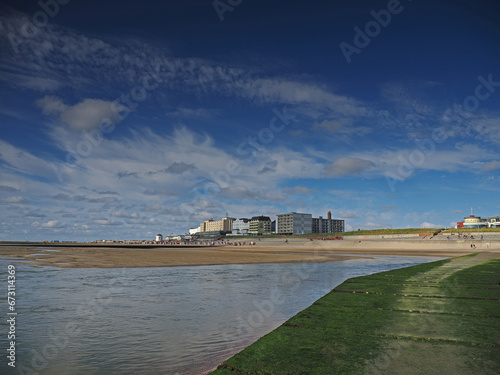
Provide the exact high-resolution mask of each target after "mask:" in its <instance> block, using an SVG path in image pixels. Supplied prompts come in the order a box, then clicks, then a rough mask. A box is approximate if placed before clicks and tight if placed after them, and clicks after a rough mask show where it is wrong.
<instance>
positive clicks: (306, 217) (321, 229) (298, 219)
mask: <svg viewBox="0 0 500 375" xmlns="http://www.w3.org/2000/svg"><path fill="white" fill-rule="evenodd" d="M344 230H345V223H344V220H338V219H332V213H331V212H330V211H328V217H327V218H326V219H325V218H323V217H322V216H320V217H318V218H313V217H312V215H311V214H303V213H297V212H290V213H287V214H280V215H276V233H278V234H306V233H338V232H344Z"/></svg>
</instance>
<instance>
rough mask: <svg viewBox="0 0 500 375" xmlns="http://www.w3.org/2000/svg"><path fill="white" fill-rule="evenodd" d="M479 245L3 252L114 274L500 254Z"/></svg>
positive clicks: (293, 243)
mask: <svg viewBox="0 0 500 375" xmlns="http://www.w3.org/2000/svg"><path fill="white" fill-rule="evenodd" d="M238 241H239V240H238ZM233 242H236V240H233ZM243 242H245V243H246V245H243ZM473 242H474V245H475V246H476V248H471V246H470V245H471V241H457V240H452V241H443V240H366V241H349V240H340V241H330V240H326V241H323V240H314V241H311V240H309V239H302V238H290V239H288V242H285V240H284V239H281V238H271V239H269V238H264V239H261V240H260V241H259V240H258V239H257V240H256V244H255V245H253V246H250V245H248V240H247V241H241V244H242V245H241V246H234V245H226V246H201V247H183V246H182V245H178V246H174V247H150V248H144V247H143V248H130V247H125V246H116V247H100V246H88V247H67V246H66V247H55V246H53V245H52V246H51V245H50V244H46V245H44V246H29V247H28V246H22V245H20V244H17V245H11V246H1V247H0V256H4V257H7V258H9V259H12V260H19V261H22V262H23V263H29V264H31V265H33V266H55V267H61V268H113V267H167V266H194V265H214V264H249V263H284V262H328V261H341V260H347V259H353V258H355V256H356V255H357V254H362V255H374V256H375V255H401V256H426V257H429V256H436V257H456V256H461V255H466V254H471V253H474V252H481V251H495V250H496V251H500V241H497V240H493V241H487V240H484V241H473ZM341 254H342V255H341ZM349 255H352V256H349Z"/></svg>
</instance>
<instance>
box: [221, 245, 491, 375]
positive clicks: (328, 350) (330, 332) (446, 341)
mask: <svg viewBox="0 0 500 375" xmlns="http://www.w3.org/2000/svg"><path fill="white" fill-rule="evenodd" d="M499 281H500V259H499V258H496V259H486V256H485V255H482V254H481V255H477V256H476V255H472V256H465V257H460V258H453V259H448V260H443V261H438V262H433V263H428V264H422V265H418V266H414V267H409V268H404V269H400V270H395V271H389V272H382V273H378V274H374V275H370V276H364V277H358V278H353V279H349V280H347V281H345V282H344V283H343V284H341V285H340V286H338V287H337V288H335V289H334V290H333V291H332V292H330V293H329V294H327V295H326V296H324V297H323V298H321V299H319V300H318V301H316V302H315V303H314V304H313V305H312V306H311V307H309V308H307V309H305V310H304V311H302V312H300V313H299V314H297V315H296V316H294V317H293V318H291V319H289V320H288V321H287V322H285V323H284V324H283V325H282V326H281V327H279V328H278V329H276V330H274V331H273V332H271V333H269V334H268V335H266V336H264V337H263V338H261V339H260V340H258V341H257V342H256V343H254V344H252V345H251V346H249V347H248V348H246V349H245V350H243V351H242V352H240V353H239V354H237V355H236V356H234V357H232V358H230V359H229V360H227V361H226V362H224V363H223V364H221V365H220V366H219V368H218V369H217V370H215V371H214V372H212V373H211V374H213V375H230V374H231V375H237V374H241V375H243V374H245V375H250V374H271V375H273V374H372V373H373V374H380V373H383V374H406V373H422V374H437V373H439V374H441V375H446V374H497V373H499V372H500V356H498V351H499V349H500V343H499V337H500V336H499V335H500V316H499V315H500V285H499V284H500V283H499Z"/></svg>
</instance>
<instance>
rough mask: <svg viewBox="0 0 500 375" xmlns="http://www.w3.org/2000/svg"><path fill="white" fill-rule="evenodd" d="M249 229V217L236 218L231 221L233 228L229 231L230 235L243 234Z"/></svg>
mask: <svg viewBox="0 0 500 375" xmlns="http://www.w3.org/2000/svg"><path fill="white" fill-rule="evenodd" d="M249 229H250V219H245V218H242V219H236V220H234V221H233V230H232V232H231V235H232V236H241V235H243V236H245V235H247V234H248V231H249Z"/></svg>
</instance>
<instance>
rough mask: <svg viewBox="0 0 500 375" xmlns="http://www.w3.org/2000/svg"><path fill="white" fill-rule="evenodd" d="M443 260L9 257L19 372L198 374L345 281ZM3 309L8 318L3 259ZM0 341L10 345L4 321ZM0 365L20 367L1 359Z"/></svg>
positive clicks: (5, 370)
mask: <svg viewBox="0 0 500 375" xmlns="http://www.w3.org/2000/svg"><path fill="white" fill-rule="evenodd" d="M437 259H440V258H422V257H391V256H379V257H377V258H376V259H374V260H373V259H366V260H365V259H363V260H350V261H345V262H328V263H286V264H250V265H221V266H197V267H192V266H190V267H157V268H124V269H59V268H53V267H41V268H34V267H30V266H28V265H25V264H20V265H18V264H16V312H17V313H18V315H17V316H16V349H17V351H16V370H20V369H22V370H23V371H24V373H26V374H28V373H30V372H31V371H36V372H37V373H38V374H44V375H45V374H47V375H48V374H51V375H58V374H203V373H206V372H207V371H209V370H211V369H213V368H214V367H216V366H217V365H218V364H219V363H220V362H222V361H223V360H225V359H226V358H228V357H230V356H231V355H232V354H234V353H235V350H236V351H239V350H240V349H242V348H243V347H245V346H246V345H248V344H250V343H251V342H253V341H255V340H256V339H257V338H259V337H261V336H262V335H264V334H266V333H268V332H270V331H271V330H273V329H274V328H276V327H278V326H279V325H281V324H282V323H283V322H284V321H286V320H287V319H289V318H290V317H292V316H293V315H295V314H296V313H298V312H299V311H301V310H303V309H304V308H306V307H308V306H310V305H311V304H312V303H313V302H314V301H315V300H317V299H318V298H320V297H321V296H323V295H325V294H326V293H327V292H329V291H330V290H331V289H333V288H334V287H335V286H337V285H338V284H340V283H342V282H343V281H344V280H346V279H348V278H351V277H356V276H361V275H367V274H371V273H374V272H381V271H386V270H390V269H395V268H401V267H405V266H409V265H414V264H419V263H423V262H428V261H431V260H437ZM11 263H12V262H11V261H7V260H5V259H0V275H1V276H0V280H4V284H5V287H4V288H2V289H3V290H4V291H3V292H2V294H0V296H1V298H0V299H1V301H2V302H1V303H0V314H2V315H3V316H4V317H7V312H8V310H7V308H8V305H7V302H6V295H7V265H8V264H11ZM0 329H1V332H0V345H1V346H0V349H2V351H3V352H4V353H5V349H7V348H8V344H7V330H8V325H7V323H6V319H2V323H1V326H0ZM0 373H2V374H17V373H18V372H17V371H14V370H13V369H11V368H10V367H8V366H7V365H6V363H5V356H2V358H1V360H0Z"/></svg>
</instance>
